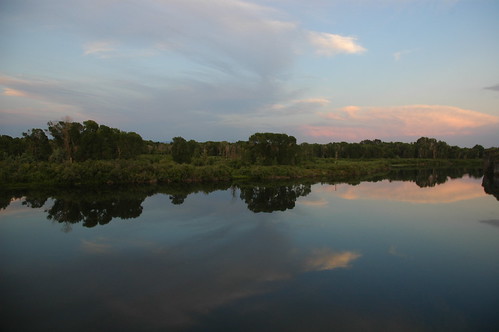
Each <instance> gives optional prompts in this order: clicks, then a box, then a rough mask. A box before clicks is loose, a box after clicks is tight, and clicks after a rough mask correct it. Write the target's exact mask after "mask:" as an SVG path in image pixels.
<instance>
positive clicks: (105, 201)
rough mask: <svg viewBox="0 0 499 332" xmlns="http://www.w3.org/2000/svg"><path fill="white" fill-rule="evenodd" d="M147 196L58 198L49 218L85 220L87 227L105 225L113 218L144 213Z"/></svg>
mask: <svg viewBox="0 0 499 332" xmlns="http://www.w3.org/2000/svg"><path fill="white" fill-rule="evenodd" d="M145 197H146V196H143V195H140V196H137V197H121V196H119V195H116V196H114V197H109V196H107V197H106V196H102V197H98V196H97V197H95V196H88V195H86V196H83V197H75V196H72V197H63V198H56V199H55V200H54V204H53V205H52V207H51V208H49V209H47V210H46V212H47V213H48V216H47V218H48V219H51V220H54V221H57V222H60V223H72V224H74V223H78V222H83V226H85V227H94V226H96V225H105V224H107V223H109V222H110V221H111V220H112V219H113V218H120V219H130V218H137V217H139V216H140V215H141V213H142V205H141V204H142V201H143V200H144V199H145Z"/></svg>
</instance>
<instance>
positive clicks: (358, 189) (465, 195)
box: [300, 178, 487, 206]
mask: <svg viewBox="0 0 499 332" xmlns="http://www.w3.org/2000/svg"><path fill="white" fill-rule="evenodd" d="M318 190H319V191H321V192H325V193H330V194H334V195H337V196H339V197H342V198H344V199H349V200H361V199H369V200H379V201H399V202H410V203H416V204H439V203H451V202H459V201H465V200H470V199H474V198H479V197H484V196H487V194H486V193H485V192H484V190H483V187H482V186H481V182H479V181H478V180H476V179H472V178H460V179H451V180H448V181H447V182H445V183H443V184H440V185H435V186H434V187H423V188H421V187H419V186H418V185H417V184H416V183H415V182H409V181H389V180H383V181H380V182H362V183H361V184H359V185H356V186H352V185H348V184H338V185H329V186H323V187H321V188H319V189H318ZM300 202H301V204H305V205H312V206H320V205H325V204H327V201H326V200H325V199H324V198H321V199H319V200H306V199H305V200H303V201H300Z"/></svg>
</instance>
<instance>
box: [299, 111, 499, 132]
mask: <svg viewBox="0 0 499 332" xmlns="http://www.w3.org/2000/svg"><path fill="white" fill-rule="evenodd" d="M320 116H321V117H322V118H323V119H325V120H326V122H325V123H321V124H320V125H305V126H303V130H304V131H305V132H306V134H307V135H310V136H313V137H321V136H325V137H328V136H330V137H332V138H333V137H345V138H348V139H365V138H376V137H378V138H390V137H421V136H431V137H441V136H454V135H471V134H472V133H474V132H476V131H477V130H479V128H482V127H487V126H499V117H498V116H494V115H489V114H485V113H480V112H477V111H473V110H466V109H461V108H458V107H453V106H445V105H406V106H390V107H361V106H347V107H344V108H340V109H336V110H331V111H329V112H324V113H321V115H320Z"/></svg>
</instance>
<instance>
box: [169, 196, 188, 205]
mask: <svg viewBox="0 0 499 332" xmlns="http://www.w3.org/2000/svg"><path fill="white" fill-rule="evenodd" d="M169 198H170V200H171V201H172V204H175V205H180V204H184V201H185V199H186V198H187V195H185V194H184V195H182V194H177V195H170V197H169Z"/></svg>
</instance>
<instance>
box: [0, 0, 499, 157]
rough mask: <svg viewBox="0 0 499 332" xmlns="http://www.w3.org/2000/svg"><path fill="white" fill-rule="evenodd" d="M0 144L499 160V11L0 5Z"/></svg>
mask: <svg viewBox="0 0 499 332" xmlns="http://www.w3.org/2000/svg"><path fill="white" fill-rule="evenodd" d="M0 31H1V32H0V45H2V47H1V49H0V132H1V133H2V134H7V135H11V136H19V135H21V133H22V132H23V131H26V130H28V129H30V128H46V123H47V122H48V121H51V120H61V119H63V118H65V117H70V118H71V119H73V120H74V121H84V120H87V119H93V120H95V121H97V122H98V123H101V124H106V125H109V126H112V127H117V128H120V129H123V130H127V131H135V132H137V133H139V134H140V135H142V137H144V138H145V139H152V140H156V141H169V140H171V138H172V137H175V136H182V137H184V138H186V139H195V140H198V141H207V140H228V141H237V140H245V139H247V138H248V137H249V136H250V135H251V134H253V133H255V132H263V131H265V132H267V131H269V132H284V133H287V134H289V135H294V136H295V137H297V139H298V141H299V142H304V141H305V142H311V143H312V142H320V143H325V142H331V141H348V142H358V141H361V140H363V139H375V138H379V139H382V140H384V141H404V142H411V141H415V140H416V139H417V138H419V137H421V136H428V137H435V138H437V139H441V140H445V141H447V142H448V143H450V144H456V145H460V146H473V145H474V144H482V145H484V146H486V147H490V146H499V63H498V59H499V42H498V40H499V1H495V0H491V1H481V0H478V1H476V0H475V1H466V0H349V1H346V0H330V1H325V0H308V1H298V0H252V1H239V0H209V1H208V0H205V1H201V0H121V1H120V0H84V1H83V0H73V1H66V0H3V1H2V2H0Z"/></svg>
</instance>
